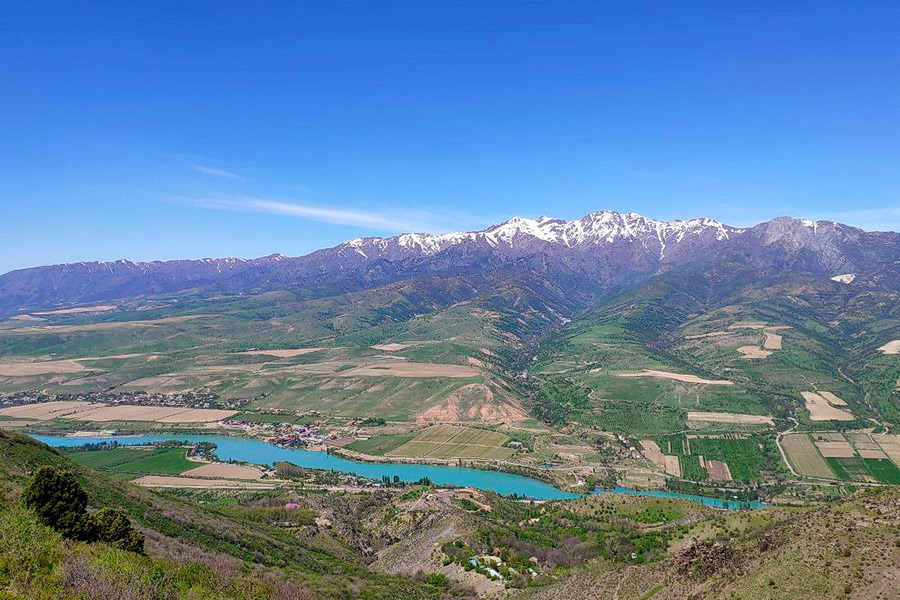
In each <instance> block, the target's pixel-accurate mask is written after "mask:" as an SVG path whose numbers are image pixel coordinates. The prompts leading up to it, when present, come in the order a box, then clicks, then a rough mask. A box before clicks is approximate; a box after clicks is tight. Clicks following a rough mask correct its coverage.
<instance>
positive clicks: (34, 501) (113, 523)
mask: <svg viewBox="0 0 900 600" xmlns="http://www.w3.org/2000/svg"><path fill="white" fill-rule="evenodd" d="M22 503H23V504H24V505H25V506H26V507H28V508H30V509H31V510H33V511H34V512H35V513H36V514H37V516H38V519H40V520H41V521H42V522H43V523H44V524H45V525H47V526H48V527H50V528H52V529H54V530H56V531H58V532H59V533H60V534H61V535H62V536H63V537H67V538H69V539H73V540H78V541H82V542H96V541H100V542H106V543H108V544H112V545H113V546H116V547H118V548H121V549H122V550H127V551H129V552H136V553H138V554H143V553H144V534H142V533H141V532H139V531H137V530H135V529H134V527H132V526H131V522H130V521H129V520H128V517H127V516H126V515H125V513H123V512H122V511H121V510H118V509H115V508H101V509H100V510H98V511H97V512H96V513H94V514H88V512H87V504H88V498H87V492H85V491H84V488H82V487H81V484H79V483H78V480H77V479H76V478H75V475H74V474H73V473H72V472H71V471H63V470H61V469H57V468H56V467H51V466H49V465H45V466H43V467H39V468H38V469H37V470H36V471H35V472H34V474H33V475H32V476H31V480H30V481H29V482H28V484H27V485H26V486H25V489H24V490H23V492H22Z"/></svg>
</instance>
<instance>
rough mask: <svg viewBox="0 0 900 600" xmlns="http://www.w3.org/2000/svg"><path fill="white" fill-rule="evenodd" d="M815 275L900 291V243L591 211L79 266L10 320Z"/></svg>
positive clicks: (792, 223) (24, 293) (13, 293)
mask: <svg viewBox="0 0 900 600" xmlns="http://www.w3.org/2000/svg"><path fill="white" fill-rule="evenodd" d="M701 260H704V261H712V264H716V263H719V264H721V263H723V262H737V263H741V264H745V265H747V266H749V267H752V268H755V269H763V270H776V271H789V272H797V273H807V274H811V275H815V276H818V277H823V278H835V280H836V281H841V282H844V283H846V282H848V281H852V284H853V285H855V286H870V287H875V288H883V289H889V290H897V289H900V234H898V233H894V232H867V231H863V230H861V229H857V228H855V227H850V226H847V225H842V224H840V223H834V222H831V221H810V220H805V219H795V218H790V217H780V218H777V219H773V220H771V221H766V222H764V223H760V224H758V225H756V226H754V227H749V228H736V227H731V226H728V225H725V224H722V223H720V222H718V221H715V220H713V219H708V218H699V219H690V220H675V221H658V220H655V219H651V218H648V217H644V216H642V215H639V214H636V213H627V214H620V213H617V212H611V211H600V212H594V213H591V214H589V215H587V216H585V217H583V218H581V219H578V220H574V221H565V220H559V219H551V218H548V217H540V218H538V219H524V218H520V217H515V218H512V219H510V220H508V221H506V222H505V223H502V224H500V225H495V226H492V227H489V228H488V229H485V230H483V231H475V232H460V233H448V234H442V235H431V234H423V233H408V234H403V235H398V236H395V237H388V238H382V237H367V238H357V239H354V240H350V241H348V242H345V243H342V244H340V245H338V246H334V247H332V248H327V249H322V250H318V251H315V252H313V253H311V254H308V255H305V256H300V257H286V256H282V255H280V254H274V255H271V256H265V257H262V258H256V259H250V260H247V259H238V258H216V259H211V258H204V259H199V260H174V261H166V262H161V261H153V262H132V261H129V260H124V259H123V260H118V261H115V262H79V263H69V264H61V265H52V266H43V267H36V268H30V269H22V270H17V271H12V272H9V273H6V274H4V275H2V276H0V314H6V315H9V314H14V313H16V312H17V311H19V310H36V309H50V308H61V307H68V306H74V305H82V304H91V303H98V302H113V301H119V300H124V299H135V298H154V297H160V296H171V295H178V294H221V293H226V294H255V293H260V292H265V291H270V290H280V289H289V290H293V291H297V292H299V293H301V294H303V295H305V296H306V297H310V298H314V297H325V296H330V295H334V294H340V293H346V292H351V291H358V290H364V289H370V288H374V287H378V286H381V285H385V284H388V283H391V282H396V281H401V280H408V279H426V280H427V279H432V280H433V279H440V278H455V277H465V278H467V280H468V281H469V282H470V283H471V284H472V285H474V286H476V287H481V288H483V287H484V286H496V285H498V284H500V283H501V282H502V281H504V280H507V279H509V278H510V277H515V276H516V275H521V274H528V277H529V278H532V281H533V280H534V279H533V278H534V277H537V278H539V279H543V280H546V281H548V282H550V283H552V284H553V285H562V286H564V287H565V289H566V290H567V291H568V292H569V293H570V294H571V295H572V297H573V298H579V299H581V300H582V301H583V302H579V304H582V303H584V304H589V303H590V301H592V300H596V299H597V298H600V297H603V296H604V295H605V294H607V293H608V292H609V291H610V290H613V289H616V288H619V287H621V286H622V285H625V284H628V283H634V282H638V281H641V280H645V279H647V278H649V277H652V276H654V275H659V274H662V273H666V272H669V271H671V270H672V269H675V268H678V267H680V266H683V265H686V264H689V263H694V262H697V261H701Z"/></svg>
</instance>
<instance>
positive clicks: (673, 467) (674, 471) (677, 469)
mask: <svg viewBox="0 0 900 600" xmlns="http://www.w3.org/2000/svg"><path fill="white" fill-rule="evenodd" d="M665 459H666V473H667V474H668V475H672V476H674V477H681V462H680V461H679V460H678V457H677V456H674V455H672V454H666V455H665Z"/></svg>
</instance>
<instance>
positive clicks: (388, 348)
mask: <svg viewBox="0 0 900 600" xmlns="http://www.w3.org/2000/svg"><path fill="white" fill-rule="evenodd" d="M414 345H415V344H398V343H393V344H375V345H374V346H372V348H373V349H374V350H381V351H383V352H399V351H400V350H406V349H407V348H410V347H412V346H414Z"/></svg>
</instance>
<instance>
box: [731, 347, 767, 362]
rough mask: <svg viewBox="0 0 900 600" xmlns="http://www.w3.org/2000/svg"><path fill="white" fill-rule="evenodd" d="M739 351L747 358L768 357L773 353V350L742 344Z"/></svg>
mask: <svg viewBox="0 0 900 600" xmlns="http://www.w3.org/2000/svg"><path fill="white" fill-rule="evenodd" d="M737 351H738V352H740V353H741V354H743V357H742V358H746V359H748V360H753V359H759V358H768V357H769V356H771V355H772V351H771V350H763V349H762V348H760V347H759V346H741V347H740V348H738V349H737Z"/></svg>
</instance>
